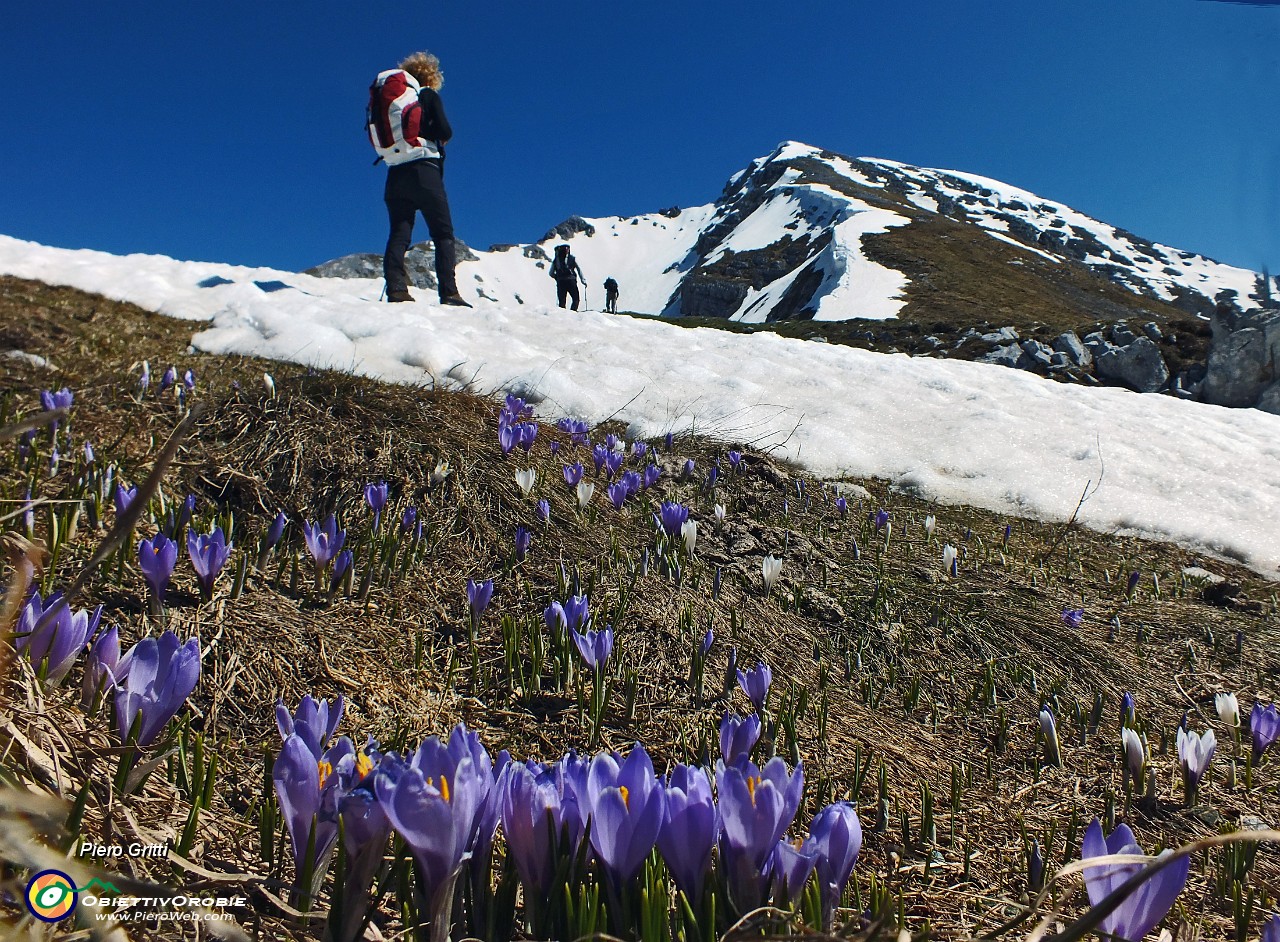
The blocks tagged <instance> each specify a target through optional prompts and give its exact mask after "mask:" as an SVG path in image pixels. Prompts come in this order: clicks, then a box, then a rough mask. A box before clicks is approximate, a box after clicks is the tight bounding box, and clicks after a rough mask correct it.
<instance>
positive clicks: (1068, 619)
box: [1062, 608, 1084, 628]
mask: <svg viewBox="0 0 1280 942" xmlns="http://www.w3.org/2000/svg"><path fill="white" fill-rule="evenodd" d="M1062 623H1063V624H1064V625H1066V626H1067V627H1068V628H1079V627H1080V626H1081V625H1083V624H1084V609H1083V608H1068V609H1066V610H1065V611H1064V612H1063V613H1062Z"/></svg>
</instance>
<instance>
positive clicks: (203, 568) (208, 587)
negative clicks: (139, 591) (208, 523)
mask: <svg viewBox="0 0 1280 942" xmlns="http://www.w3.org/2000/svg"><path fill="white" fill-rule="evenodd" d="M187 555H188V556H190V557H191V565H192V566H193V567H194V568H195V571H196V581H197V582H199V583H200V592H201V593H202V594H203V595H204V597H205V598H206V599H207V598H210V597H211V596H212V595H213V584H214V583H215V582H216V581H217V579H218V573H220V572H222V567H223V566H225V565H226V564H227V560H228V559H229V558H230V557H231V547H230V546H229V545H227V538H226V537H225V536H224V535H223V533H222V527H214V529H213V532H212V533H207V534H206V533H194V532H192V531H187Z"/></svg>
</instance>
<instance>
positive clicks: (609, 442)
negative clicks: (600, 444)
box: [604, 432, 622, 451]
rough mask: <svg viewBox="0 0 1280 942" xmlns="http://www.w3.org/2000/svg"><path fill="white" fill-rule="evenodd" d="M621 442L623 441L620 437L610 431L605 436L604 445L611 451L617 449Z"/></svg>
mask: <svg viewBox="0 0 1280 942" xmlns="http://www.w3.org/2000/svg"><path fill="white" fill-rule="evenodd" d="M621 443H622V442H621V440H620V439H619V438H618V436H617V435H614V434H613V432H609V433H608V434H607V435H605V437H604V447H605V448H608V449H609V450H610V451H617V450H618V446H619V445H620V444H621Z"/></svg>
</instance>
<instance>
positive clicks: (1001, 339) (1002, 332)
mask: <svg viewBox="0 0 1280 942" xmlns="http://www.w3.org/2000/svg"><path fill="white" fill-rule="evenodd" d="M981 339H982V340H984V341H986V342H987V343H996V344H1005V343H1009V342H1010V341H1011V340H1017V339H1018V332H1017V331H1016V330H1014V329H1013V328H1012V327H1001V328H1000V329H999V330H993V331H992V332H991V333H989V334H982V335H981Z"/></svg>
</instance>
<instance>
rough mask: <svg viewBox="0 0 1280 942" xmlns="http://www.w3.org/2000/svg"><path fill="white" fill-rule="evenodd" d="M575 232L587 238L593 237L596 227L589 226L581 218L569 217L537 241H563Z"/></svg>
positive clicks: (589, 224)
mask: <svg viewBox="0 0 1280 942" xmlns="http://www.w3.org/2000/svg"><path fill="white" fill-rule="evenodd" d="M575 232H585V233H586V234H587V235H588V236H593V235H595V234H596V227H595V226H593V225H591V223H589V222H587V221H586V220H585V219H583V218H582V217H581V216H570V217H569V218H568V219H566V220H565V221H564V222H562V223H560V225H558V226H556V227H555V228H554V229H548V230H547V234H546V235H544V236H543V237H542V238H541V239H539V240H538V241H539V242H546V241H548V240H550V239H561V240H564V239H567V238H569V237H570V236H571V235H573V234H574V233H575Z"/></svg>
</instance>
